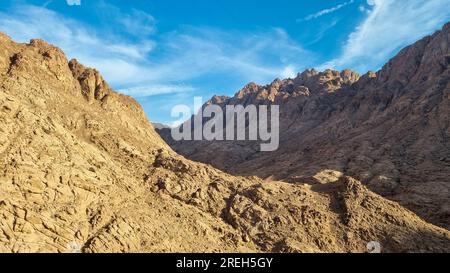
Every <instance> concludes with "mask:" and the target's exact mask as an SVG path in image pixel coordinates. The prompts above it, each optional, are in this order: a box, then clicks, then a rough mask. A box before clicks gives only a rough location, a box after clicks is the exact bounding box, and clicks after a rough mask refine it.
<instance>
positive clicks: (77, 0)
mask: <svg viewBox="0 0 450 273" xmlns="http://www.w3.org/2000/svg"><path fill="white" fill-rule="evenodd" d="M66 2H67V5H69V6H80V5H81V0H66Z"/></svg>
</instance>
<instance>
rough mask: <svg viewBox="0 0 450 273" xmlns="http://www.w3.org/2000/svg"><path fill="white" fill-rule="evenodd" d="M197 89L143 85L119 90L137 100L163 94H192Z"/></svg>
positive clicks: (186, 86)
mask: <svg viewBox="0 0 450 273" xmlns="http://www.w3.org/2000/svg"><path fill="white" fill-rule="evenodd" d="M194 90H195V88H194V87H192V86H189V85H182V84H172V85H170V84H169V85H159V84H150V85H148V86H147V85H141V86H135V87H130V88H124V89H119V90H118V91H119V92H121V93H124V94H128V95H130V96H133V97H135V98H142V97H150V96H155V95H162V94H176V93H182V92H183V93H190V92H192V91H194Z"/></svg>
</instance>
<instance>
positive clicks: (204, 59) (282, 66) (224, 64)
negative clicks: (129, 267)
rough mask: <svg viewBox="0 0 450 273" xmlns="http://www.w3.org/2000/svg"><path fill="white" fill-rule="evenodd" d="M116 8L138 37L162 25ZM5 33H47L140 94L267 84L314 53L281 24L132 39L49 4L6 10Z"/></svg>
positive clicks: (20, 36)
mask: <svg viewBox="0 0 450 273" xmlns="http://www.w3.org/2000/svg"><path fill="white" fill-rule="evenodd" d="M109 12H110V13H109V15H110V16H112V17H113V18H111V20H115V21H116V22H117V23H118V24H125V25H127V24H128V25H129V26H130V27H129V28H127V29H128V30H129V31H131V32H132V33H131V34H137V33H138V32H140V31H147V32H151V31H154V30H155V27H154V19H153V17H151V15H147V14H143V13H141V12H139V11H133V14H134V15H133V14H131V15H124V14H118V13H117V11H114V10H113V9H110V10H109ZM136 14H139V16H138V17H140V18H141V19H142V20H145V21H146V22H148V25H147V26H136V27H135V28H134V27H132V24H134V23H133V22H132V20H131V18H132V17H133V16H135V15H136ZM127 16H129V17H127ZM114 17H115V18H114ZM124 18H125V19H124ZM126 18H128V19H130V20H128V19H126ZM141 19H140V20H141ZM142 20H141V21H142ZM141 27H142V28H143V29H140V28H141ZM49 29H51V31H48V30H49ZM0 30H1V31H5V32H7V33H8V34H9V35H10V36H12V37H13V38H14V39H16V40H18V41H22V42H26V41H28V40H29V39H30V38H36V37H38V38H43V39H45V40H47V41H49V42H50V43H53V44H55V45H57V46H59V47H61V48H62V49H63V50H64V51H65V52H66V54H67V55H68V56H69V57H70V58H72V57H75V58H77V59H78V60H79V61H80V62H82V63H84V64H86V65H88V66H92V67H95V68H97V69H98V70H100V71H101V73H102V74H103V75H104V77H105V78H106V79H107V80H108V81H109V82H110V83H111V84H112V85H113V86H115V87H116V88H118V89H120V91H122V92H124V93H128V94H130V95H133V96H136V97H142V96H151V95H156V94H166V93H177V92H184V93H193V92H195V91H196V90H197V89H196V88H194V87H192V86H186V85H183V84H180V83H185V82H189V81H191V80H195V79H199V78H201V77H208V75H218V74H219V73H224V74H226V75H231V76H233V77H236V78H239V79H242V81H260V82H266V81H269V80H272V79H273V78H275V77H284V76H287V75H289V76H291V75H293V71H296V70H298V69H301V68H303V67H299V66H298V65H297V64H299V63H301V64H303V65H308V64H309V65H310V64H311V63H312V61H311V60H312V55H311V53H309V52H307V51H306V50H304V49H303V48H302V47H301V46H299V45H298V44H297V43H296V42H294V41H293V40H292V39H291V38H290V37H289V35H288V34H287V33H286V31H284V30H283V29H279V28H272V29H266V30H260V31H255V32H252V33H248V32H241V31H227V32H225V31H221V30H218V29H214V28H207V27H189V26H185V27H182V28H180V29H179V30H178V31H173V32H170V33H158V39H156V38H155V37H153V36H152V35H150V36H145V35H144V36H143V38H141V39H131V40H127V39H124V38H123V37H122V36H115V35H114V34H112V33H114V32H108V31H106V32H100V31H99V30H97V29H95V28H93V27H91V26H89V25H86V24H84V23H82V22H80V21H76V20H73V19H69V18H67V17H65V16H62V15H60V14H58V13H56V12H54V11H52V10H50V9H47V8H45V7H37V6H31V5H21V6H17V7H16V8H15V9H13V10H12V11H10V12H8V13H1V12H0ZM156 49H158V52H155V50H156ZM211 91H212V90H211ZM233 91H234V90H233Z"/></svg>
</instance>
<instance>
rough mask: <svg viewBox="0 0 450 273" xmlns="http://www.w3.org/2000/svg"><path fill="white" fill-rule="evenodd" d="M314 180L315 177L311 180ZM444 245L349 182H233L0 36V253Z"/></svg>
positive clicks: (61, 58)
mask: <svg viewBox="0 0 450 273" xmlns="http://www.w3.org/2000/svg"><path fill="white" fill-rule="evenodd" d="M312 182H314V183H312ZM370 241H379V242H380V243H381V245H382V251H384V252H412V251H413V252H449V251H450V232H449V231H447V230H445V229H443V228H440V227H437V226H435V225H432V224H429V223H427V222H425V221H424V220H422V219H420V218H419V217H418V216H416V215H415V214H414V213H412V212H410V211H409V210H407V209H405V208H403V207H402V206H400V205H399V204H397V203H395V202H392V201H388V200H387V199H384V198H383V197H381V196H379V195H377V194H375V193H373V192H371V191H370V190H368V189H367V188H366V187H365V186H363V185H362V184H361V183H360V182H358V181H357V180H355V179H353V178H350V177H347V176H343V175H342V174H340V173H328V172H324V173H323V175H322V176H318V177H317V179H316V180H314V181H311V180H305V181H301V180H298V181H297V183H285V182H278V181H263V180H261V179H260V178H258V177H237V176H232V175H229V174H226V173H223V172H222V171H219V170H217V169H214V168H213V167H211V166H209V165H205V164H201V163H196V162H193V161H190V160H187V159H185V158H184V157H182V156H179V155H177V154H176V153H175V152H174V151H172V149H171V148H170V147H169V146H168V145H167V144H166V143H165V142H164V141H163V140H162V139H161V138H160V137H159V135H158V134H157V133H156V132H155V130H154V128H153V126H152V125H151V124H150V123H149V121H148V120H147V118H146V117H145V115H144V112H143V110H142V109H141V107H140V106H139V105H138V104H137V103H136V102H135V101H134V100H133V99H132V98H130V97H127V96H124V95H121V94H118V93H116V92H114V91H113V90H112V89H111V88H110V87H109V86H108V84H107V83H106V82H105V81H104V79H103V78H102V76H101V75H100V73H99V72H98V71H96V70H95V69H90V68H86V67H84V66H83V65H81V64H79V63H78V62H77V61H76V60H71V61H70V62H69V61H68V60H67V59H66V57H65V55H64V53H63V52H62V51H61V50H60V49H58V48H56V47H54V46H52V45H50V44H47V43H46V42H44V41H42V40H32V41H31V42H30V43H28V44H19V43H15V42H13V41H12V40H11V39H10V38H9V37H8V36H6V35H4V34H0V252H78V251H83V252H250V251H251V252H261V251H264V252H366V251H367V248H366V246H367V243H368V242H370Z"/></svg>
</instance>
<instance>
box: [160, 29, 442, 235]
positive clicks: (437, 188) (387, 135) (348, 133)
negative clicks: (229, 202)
mask: <svg viewBox="0 0 450 273" xmlns="http://www.w3.org/2000/svg"><path fill="white" fill-rule="evenodd" d="M449 80H450V24H447V25H445V26H444V27H443V29H442V30H441V31H438V32H437V33H435V34H433V35H432V36H428V37H425V38H423V39H422V40H420V41H418V42H416V43H415V44H413V45H411V46H408V47H406V48H404V49H403V50H401V52H400V53H399V54H398V55H397V56H396V57H394V58H393V59H392V60H390V61H389V62H388V63H387V64H386V65H385V66H384V67H383V68H382V69H381V70H380V71H378V72H376V73H374V72H369V73H367V74H365V75H363V76H361V77H360V76H359V75H358V74H357V73H355V72H353V71H351V70H344V71H342V72H339V71H333V70H326V71H323V72H318V71H315V70H307V71H304V72H303V73H301V74H299V75H298V76H297V77H296V78H294V79H285V80H275V81H274V82H272V83H271V84H269V85H266V86H259V85H256V84H254V83H250V84H248V85H247V86H245V87H244V88H243V89H242V90H240V91H239V92H238V93H237V94H236V95H235V96H233V97H213V98H212V99H211V100H210V101H209V102H208V103H207V104H218V105H221V106H222V107H225V105H237V104H242V105H249V104H256V105H261V104H276V105H280V148H279V149H278V150H277V151H275V152H262V153H261V152H259V143H255V142H245V141H244V142H230V141H226V142H224V141H213V142H209V141H180V142H175V141H173V140H172V139H171V137H170V133H169V131H168V130H167V129H166V130H160V131H159V132H160V134H161V136H162V137H163V138H164V139H165V140H166V142H167V143H169V144H170V146H171V147H172V148H173V149H174V150H175V151H177V152H178V153H180V154H182V155H184V156H186V157H188V158H190V159H192V160H197V161H201V162H204V163H208V164H211V165H213V166H215V167H217V168H219V169H221V170H223V171H226V172H229V173H232V174H235V175H255V176H259V177H261V178H270V179H275V180H283V181H287V182H292V183H303V182H304V181H310V183H317V177H320V176H321V175H323V173H324V170H330V171H329V173H335V171H338V172H341V173H344V174H345V175H348V176H352V177H355V178H357V179H359V180H361V181H362V182H363V184H364V185H366V186H367V187H369V188H370V189H371V190H373V191H375V192H377V193H379V194H381V195H382V196H384V197H387V198H388V199H391V200H395V201H397V202H399V203H400V204H402V205H403V206H405V207H407V208H409V209H411V210H413V211H414V212H416V213H417V214H419V215H420V216H421V217H422V218H423V219H426V220H428V221H431V222H432V223H434V224H437V225H440V226H443V227H446V228H450V202H449V200H450V129H449V128H450V83H449ZM205 121H206V120H205Z"/></svg>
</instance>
